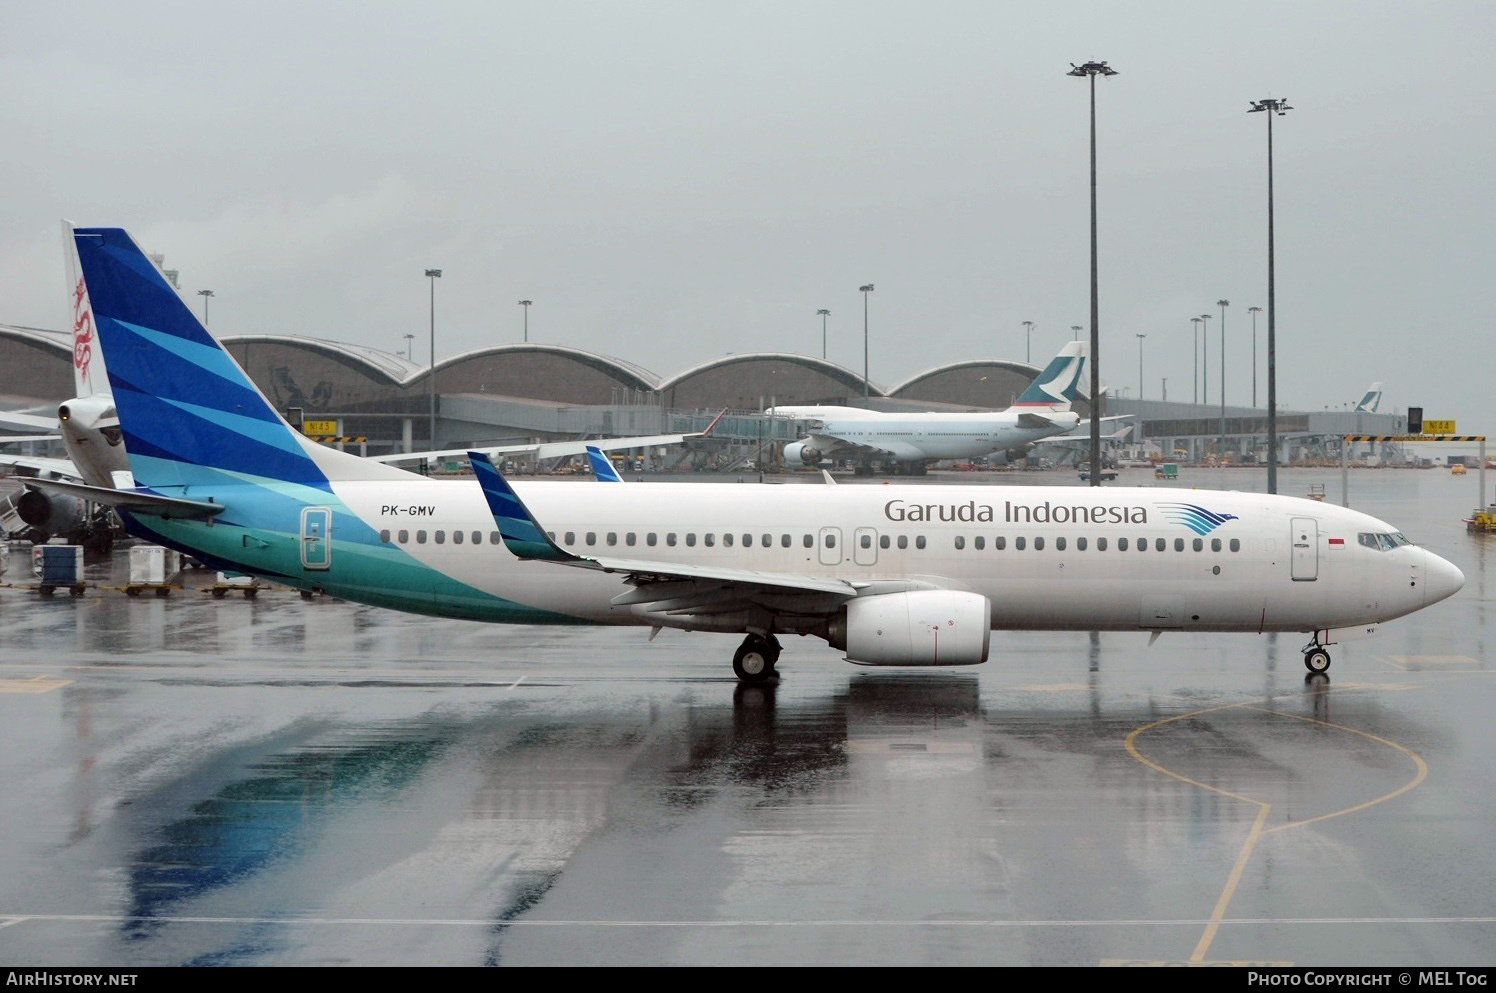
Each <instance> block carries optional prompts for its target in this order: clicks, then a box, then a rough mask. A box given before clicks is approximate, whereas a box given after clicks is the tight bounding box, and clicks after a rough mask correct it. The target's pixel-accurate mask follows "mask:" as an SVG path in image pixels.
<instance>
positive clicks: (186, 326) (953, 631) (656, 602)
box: [36, 228, 1464, 680]
mask: <svg viewBox="0 0 1496 993" xmlns="http://www.w3.org/2000/svg"><path fill="white" fill-rule="evenodd" d="M76 237H77V242H78V250H79V255H80V258H81V259H82V264H83V268H84V272H85V274H86V277H87V281H88V287H89V292H90V294H91V295H92V298H93V310H94V319H95V325H96V330H97V334H98V341H99V344H100V347H101V348H102V349H103V354H104V358H105V368H106V369H107V371H108V374H109V379H110V383H111V385H112V387H113V394H114V401H115V406H116V409H117V412H118V415H119V426H120V430H121V431H122V433H123V438H124V447H125V449H126V451H127V453H128V456H129V462H130V469H131V471H132V473H133V476H134V486H133V487H132V488H130V489H128V490H126V489H108V488H103V487H87V486H72V487H67V486H66V485H65V484H57V483H37V484H36V485H39V486H44V487H61V488H64V489H67V490H69V491H70V492H79V493H80V495H84V496H88V497H90V498H93V499H99V500H104V501H107V502H109V503H111V504H112V505H114V506H116V507H117V508H118V510H119V512H120V514H121V516H122V517H123V518H124V520H125V521H126V523H127V526H128V527H129V528H130V530H131V531H132V532H133V533H135V534H136V535H138V536H140V537H142V538H145V539H148V540H150V541H155V542H159V543H161V544H165V545H169V546H171V547H173V548H177V549H179V550H181V551H184V552H187V553H190V554H192V555H193V556H196V557H197V558H198V559H200V560H202V561H203V562H204V563H205V564H207V565H209V566H210V567H211V568H215V569H223V570H234V571H239V572H245V573H251V574H254V575H257V576H263V577H266V578H269V579H272V580H274V581H276V582H280V583H284V584H288V585H291V586H294V587H299V588H300V589H303V590H313V591H316V590H320V591H324V592H326V593H328V594H332V595H334V596H338V597H343V598H345V599H348V600H354V601H358V602H362V603H367V604H374V605H378V606H383V607H391V608H395V609H399V610H406V611H413V612H417V613H423V614H432V615H437V616H443V617H454V618H466V619H471V620H480V621H494V622H513V623H525V624H537V623H552V624H619V625H624V624H628V625H641V626H644V627H648V628H651V629H654V630H655V631H658V630H660V629H663V628H674V629H680V630H690V631H708V632H720V633H730V634H736V635H740V636H742V638H743V640H742V642H741V644H740V645H739V646H738V648H737V650H736V652H735V653H734V654H733V668H734V671H735V672H736V673H737V675H738V677H739V678H740V679H743V680H761V679H767V678H770V677H772V676H774V674H775V673H776V671H777V668H776V667H777V664H778V661H779V656H780V650H781V639H783V638H786V637H788V636H790V635H809V636H812V637H817V638H822V639H824V640H826V641H827V642H829V643H830V644H831V645H833V646H835V647H836V648H838V649H841V650H842V651H843V652H844V653H845V656H846V659H847V661H849V662H854V663H858V664H862V665H874V666H958V665H975V664H978V663H981V662H984V661H986V660H987V658H988V654H989V646H990V636H991V632H992V631H994V630H999V631H1002V630H1025V629H1026V630H1132V631H1148V632H1152V633H1153V634H1154V636H1155V637H1156V636H1157V635H1158V634H1159V633H1160V632H1166V631H1187V632H1214V631H1247V632H1263V631H1290V632H1291V631H1301V632H1304V633H1305V634H1306V635H1307V636H1308V638H1309V642H1308V645H1306V646H1305V649H1304V660H1305V664H1306V665H1307V666H1308V667H1309V669H1311V670H1313V671H1322V670H1324V669H1325V668H1326V667H1327V666H1328V665H1329V664H1330V656H1329V654H1328V652H1327V651H1326V650H1325V646H1327V645H1329V644H1332V643H1334V642H1336V641H1339V640H1343V639H1345V638H1348V637H1352V636H1362V635H1366V634H1369V633H1371V632H1372V631H1374V630H1375V629H1376V627H1377V625H1378V624H1380V623H1381V622H1383V621H1388V620H1391V619H1393V618H1396V617H1401V616H1403V615H1405V614H1409V613H1412V612H1413V611H1416V610H1420V609H1422V608H1424V607H1427V606H1429V605H1430V604H1433V603H1435V602H1437V601H1439V600H1442V599H1444V598H1446V597H1449V596H1452V595H1453V594H1454V593H1455V592H1456V591H1458V590H1459V589H1460V587H1461V585H1462V584H1463V582H1464V577H1463V576H1462V575H1461V574H1460V571H1459V570H1458V569H1456V568H1455V567H1454V566H1453V565H1451V564H1450V563H1449V562H1446V561H1445V560H1444V559H1442V558H1440V557H1439V556H1437V555H1435V554H1433V553H1432V552H1429V551H1426V550H1425V549H1423V548H1420V547H1419V546H1417V545H1414V544H1413V543H1412V542H1410V541H1409V540H1408V539H1407V538H1406V537H1404V536H1403V535H1402V533H1401V532H1399V531H1398V529H1397V528H1396V527H1394V526H1393V525H1391V524H1388V523H1385V522H1383V521H1380V520H1377V519H1376V518H1374V517H1371V516H1368V515H1366V514H1362V513H1358V512H1356V511H1353V510H1348V509H1345V508H1340V507H1334V506H1327V505H1325V504H1322V503H1317V502H1313V501H1310V500H1304V499H1298V498H1293V497H1283V496H1268V495H1263V494H1256V493H1224V492H1208V491H1201V490H1172V489H1151V488H1149V489H1110V488H1108V489H1103V490H1094V489H1087V488H1081V487H1027V486H1026V487H1015V488H1007V487H999V486H960V485H951V486H920V485H891V486H796V485H787V486H755V485H742V484H706V483H694V484H692V483H651V484H648V485H636V486H599V485H596V484H589V483H585V482H562V481H524V482H518V483H512V484H511V483H510V482H509V481H507V480H506V479H504V478H503V477H502V476H501V475H500V474H499V473H498V472H497V471H496V470H495V469H494V468H493V466H492V464H491V463H490V462H489V461H488V460H487V459H486V458H485V457H483V456H482V455H481V454H477V453H475V454H474V455H473V457H472V461H473V465H474V468H475V470H476V474H477V479H476V480H473V479H455V480H438V479H428V478H426V477H422V476H417V475H414V474H412V473H408V472H405V471H403V470H400V469H396V468H393V467H391V466H386V465H382V464H380V463H375V462H370V461H368V460H366V459H360V458H358V457H357V456H354V455H351V454H345V453H342V452H338V451H335V450H333V449H329V448H325V447H323V446H321V445H318V444H316V443H314V442H312V441H310V440H308V439H307V438H305V437H303V436H302V435H301V434H300V433H299V432H297V431H294V430H293V429H291V428H290V427H289V426H288V425H287V424H286V423H285V422H284V421H283V420H281V418H280V417H279V416H278V415H277V414H276V412H275V410H274V409H273V408H272V406H271V405H270V404H269V403H268V402H267V401H266V400H265V398H264V397H263V396H262V395H261V394H260V393H259V391H258V390H256V388H255V387H254V385H253V383H251V381H250V380H249V378H248V377H247V376H245V374H244V373H243V371H242V370H241V369H240V368H239V367H238V366H237V365H236V364H235V363H234V361H233V360H232V358H230V356H229V355H228V353H227V352H225V351H224V350H223V349H222V348H221V347H220V346H219V345H218V343H217V342H216V341H215V340H214V339H213V338H212V337H211V336H210V335H209V334H208V332H207V331H206V329H204V328H203V326H202V325H201V324H200V323H199V322H198V321H197V319H196V318H195V317H194V316H193V314H192V312H191V310H190V308H188V307H187V306H186V305H185V303H183V301H182V300H181V298H180V297H178V296H177V294H176V293H175V292H174V291H173V290H172V288H171V287H170V286H169V285H168V284H167V283H166V281H165V280H164V279H163V278H162V276H161V274H160V273H159V272H158V271H157V270H156V267H155V266H153V265H152V264H151V263H150V261H149V260H148V259H147V258H146V257H145V255H144V254H142V253H141V252H140V250H139V249H138V248H137V247H136V246H135V244H134V242H132V241H131V240H130V238H129V236H128V235H127V234H126V233H125V232H123V231H120V230H117V229H109V228H80V229H78V231H77V232H76ZM80 491H81V492H80Z"/></svg>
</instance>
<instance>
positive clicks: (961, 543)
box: [956, 534, 966, 552]
mask: <svg viewBox="0 0 1496 993" xmlns="http://www.w3.org/2000/svg"><path fill="white" fill-rule="evenodd" d="M965 547H966V539H965V538H964V537H962V536H961V535H959V534H958V535H956V551H958V552H959V551H960V550H961V549H963V548H965Z"/></svg>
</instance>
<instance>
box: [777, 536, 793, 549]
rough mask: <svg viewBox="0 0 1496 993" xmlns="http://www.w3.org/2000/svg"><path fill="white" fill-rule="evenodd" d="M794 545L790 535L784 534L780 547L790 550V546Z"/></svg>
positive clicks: (781, 537) (780, 540) (780, 539)
mask: <svg viewBox="0 0 1496 993" xmlns="http://www.w3.org/2000/svg"><path fill="white" fill-rule="evenodd" d="M793 543H794V539H792V538H791V537H790V536H789V535H787V534H782V535H780V536H779V545H780V547H782V548H789V547H790V545H791V544H793Z"/></svg>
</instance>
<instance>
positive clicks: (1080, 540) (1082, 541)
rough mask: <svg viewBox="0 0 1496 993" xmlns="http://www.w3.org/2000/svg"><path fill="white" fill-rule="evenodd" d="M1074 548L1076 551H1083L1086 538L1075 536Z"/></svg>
mask: <svg viewBox="0 0 1496 993" xmlns="http://www.w3.org/2000/svg"><path fill="white" fill-rule="evenodd" d="M1075 548H1076V551H1080V552H1083V551H1085V550H1086V539H1085V538H1076V539H1075Z"/></svg>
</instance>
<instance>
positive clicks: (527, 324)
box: [519, 300, 534, 341]
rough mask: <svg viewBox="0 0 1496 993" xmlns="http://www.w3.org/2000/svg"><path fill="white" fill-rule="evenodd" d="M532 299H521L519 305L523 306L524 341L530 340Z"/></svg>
mask: <svg viewBox="0 0 1496 993" xmlns="http://www.w3.org/2000/svg"><path fill="white" fill-rule="evenodd" d="M533 302H534V301H532V300H521V301H520V302H519V305H520V306H521V307H523V308H525V341H529V340H530V304H531V303H533Z"/></svg>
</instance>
